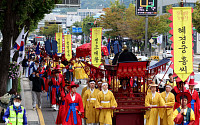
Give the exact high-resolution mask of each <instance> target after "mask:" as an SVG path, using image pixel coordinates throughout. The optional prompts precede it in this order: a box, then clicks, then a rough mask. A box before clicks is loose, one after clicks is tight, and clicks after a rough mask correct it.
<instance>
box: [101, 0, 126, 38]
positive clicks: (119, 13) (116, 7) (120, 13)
mask: <svg viewBox="0 0 200 125" xmlns="http://www.w3.org/2000/svg"><path fill="white" fill-rule="evenodd" d="M104 11H105V15H102V16H101V17H100V20H99V23H100V26H102V27H103V28H104V29H111V30H110V31H107V32H105V34H106V36H111V37H115V36H119V35H121V32H120V29H119V27H118V25H120V24H121V23H122V22H123V19H124V12H125V6H124V4H120V2H119V0H116V1H115V2H111V4H110V8H105V9H104Z"/></svg>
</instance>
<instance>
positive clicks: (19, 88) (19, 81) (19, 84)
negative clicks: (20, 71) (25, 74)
mask: <svg viewBox="0 0 200 125" xmlns="http://www.w3.org/2000/svg"><path fill="white" fill-rule="evenodd" d="M21 91H22V90H21V78H20V77H19V78H18V86H17V93H20V92H21Z"/></svg>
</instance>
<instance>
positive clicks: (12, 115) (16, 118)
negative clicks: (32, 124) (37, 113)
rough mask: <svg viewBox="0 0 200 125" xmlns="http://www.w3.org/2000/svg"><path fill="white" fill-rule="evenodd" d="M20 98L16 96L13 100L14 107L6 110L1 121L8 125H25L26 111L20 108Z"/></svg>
mask: <svg viewBox="0 0 200 125" xmlns="http://www.w3.org/2000/svg"><path fill="white" fill-rule="evenodd" d="M21 100H22V99H21V96H20V95H16V96H15V98H14V105H11V106H9V107H8V108H7V110H6V112H5V114H4V116H3V120H4V121H5V123H6V124H8V125H10V124H12V125H27V117H26V110H25V108H24V107H23V106H21Z"/></svg>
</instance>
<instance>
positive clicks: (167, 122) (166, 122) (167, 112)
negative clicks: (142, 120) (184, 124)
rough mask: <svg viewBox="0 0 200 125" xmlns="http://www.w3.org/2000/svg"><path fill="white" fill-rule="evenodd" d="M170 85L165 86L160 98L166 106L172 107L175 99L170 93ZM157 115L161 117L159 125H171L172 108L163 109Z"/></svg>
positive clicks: (172, 122)
mask: <svg viewBox="0 0 200 125" xmlns="http://www.w3.org/2000/svg"><path fill="white" fill-rule="evenodd" d="M172 88H173V87H172V85H171V84H166V85H165V91H164V92H162V93H161V97H162V98H163V100H164V101H165V105H166V106H172V107H173V106H174V104H175V97H174V94H173V93H171V90H172ZM159 115H163V119H161V120H160V125H173V124H174V121H173V108H167V109H166V108H165V109H163V112H162V113H161V114H159Z"/></svg>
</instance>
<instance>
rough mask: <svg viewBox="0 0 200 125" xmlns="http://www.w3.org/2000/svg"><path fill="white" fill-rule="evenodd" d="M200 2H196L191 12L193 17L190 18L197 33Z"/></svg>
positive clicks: (198, 30) (199, 28) (199, 18)
mask: <svg viewBox="0 0 200 125" xmlns="http://www.w3.org/2000/svg"><path fill="white" fill-rule="evenodd" d="M199 13H200V1H197V2H196V6H195V8H194V11H193V16H192V18H193V19H192V23H193V25H194V27H195V29H197V32H200V21H199V20H200V14H199Z"/></svg>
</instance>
